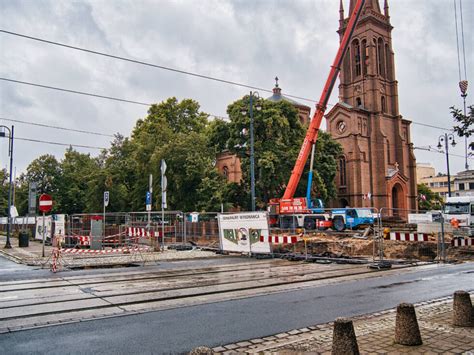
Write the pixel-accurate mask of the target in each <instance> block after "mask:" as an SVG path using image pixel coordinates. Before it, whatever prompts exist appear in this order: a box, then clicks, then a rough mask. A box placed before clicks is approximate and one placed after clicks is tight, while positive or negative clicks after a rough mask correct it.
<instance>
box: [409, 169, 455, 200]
mask: <svg viewBox="0 0 474 355" xmlns="http://www.w3.org/2000/svg"><path fill="white" fill-rule="evenodd" d="M451 180H452V179H451ZM416 182H417V184H425V185H426V186H428V187H429V188H430V190H431V191H433V192H436V193H438V194H439V195H440V196H441V197H442V198H443V200H445V201H446V196H448V175H446V174H441V173H439V174H436V170H435V168H434V167H433V166H432V165H431V164H429V163H418V164H416ZM451 191H454V184H453V182H452V181H451Z"/></svg>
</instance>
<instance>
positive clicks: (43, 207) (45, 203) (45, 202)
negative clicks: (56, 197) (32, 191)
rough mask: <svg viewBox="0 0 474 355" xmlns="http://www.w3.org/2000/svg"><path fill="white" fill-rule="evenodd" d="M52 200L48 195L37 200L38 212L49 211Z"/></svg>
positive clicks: (51, 206) (43, 195)
mask: <svg viewBox="0 0 474 355" xmlns="http://www.w3.org/2000/svg"><path fill="white" fill-rule="evenodd" d="M51 208H53V199H52V198H51V196H49V195H48V194H42V195H41V196H40V198H39V210H40V211H41V212H43V213H46V212H49V211H51Z"/></svg>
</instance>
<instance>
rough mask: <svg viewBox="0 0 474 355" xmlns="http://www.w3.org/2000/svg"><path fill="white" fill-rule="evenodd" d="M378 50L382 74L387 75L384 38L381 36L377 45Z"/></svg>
mask: <svg viewBox="0 0 474 355" xmlns="http://www.w3.org/2000/svg"><path fill="white" fill-rule="evenodd" d="M377 52H378V67H379V74H380V76H383V77H385V46H384V44H383V39H382V38H379V40H378V45H377Z"/></svg>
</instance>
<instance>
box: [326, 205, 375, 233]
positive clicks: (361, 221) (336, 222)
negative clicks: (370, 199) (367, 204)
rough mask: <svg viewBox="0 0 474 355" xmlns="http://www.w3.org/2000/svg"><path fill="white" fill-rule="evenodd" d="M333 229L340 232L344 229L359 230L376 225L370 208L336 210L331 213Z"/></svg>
mask: <svg viewBox="0 0 474 355" xmlns="http://www.w3.org/2000/svg"><path fill="white" fill-rule="evenodd" d="M331 217H332V225H333V226H332V228H333V229H334V230H336V231H338V232H342V231H343V230H344V229H359V228H366V227H369V226H372V225H373V224H374V214H373V213H372V210H371V209H370V208H335V209H333V210H332V211H331Z"/></svg>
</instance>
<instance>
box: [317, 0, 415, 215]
mask: <svg viewBox="0 0 474 355" xmlns="http://www.w3.org/2000/svg"><path fill="white" fill-rule="evenodd" d="M354 6H355V0H351V1H350V5H349V11H350V12H351V11H352V10H353V8H354ZM348 20H349V19H348V18H345V16H344V9H343V3H342V1H341V6H340V21H339V30H338V33H339V35H340V38H341V39H342V36H343V34H344V31H345V29H346V27H347V24H348ZM392 29H393V27H392V26H391V24H390V15H389V7H388V2H387V0H385V1H384V9H383V12H382V11H381V8H380V4H379V2H378V0H366V2H365V5H364V8H363V9H362V13H361V15H360V18H359V22H358V24H357V26H356V29H355V31H354V34H353V37H352V41H351V43H350V46H349V49H348V51H347V53H346V55H345V57H344V60H343V64H342V68H341V73H340V85H339V103H337V104H336V105H335V106H334V107H333V108H332V109H331V110H330V111H329V113H328V114H327V116H326V118H327V129H328V132H329V133H331V135H332V137H333V138H334V139H335V140H336V141H337V142H339V143H340V144H341V145H342V147H343V150H344V155H343V156H342V157H341V158H340V160H339V172H338V176H337V180H336V185H337V192H338V200H337V201H335V203H334V205H336V206H341V207H345V206H349V205H350V206H373V207H375V208H379V209H380V208H382V207H386V208H393V209H416V206H417V204H416V196H417V189H416V160H415V155H414V154H413V146H412V143H411V138H410V124H411V122H410V121H408V120H405V119H403V117H402V116H401V115H400V112H399V106H398V83H397V80H396V76H395V61H394V52H393V49H392Z"/></svg>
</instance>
